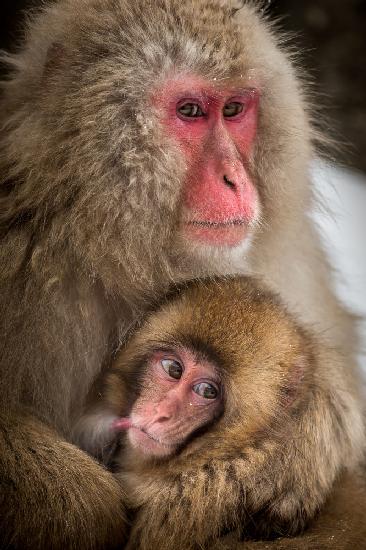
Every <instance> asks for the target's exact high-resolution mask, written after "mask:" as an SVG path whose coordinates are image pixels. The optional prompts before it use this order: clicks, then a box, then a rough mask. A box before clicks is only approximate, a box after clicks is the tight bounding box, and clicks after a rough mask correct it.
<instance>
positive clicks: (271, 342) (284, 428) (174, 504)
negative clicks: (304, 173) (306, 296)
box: [77, 277, 342, 550]
mask: <svg viewBox="0 0 366 550" xmlns="http://www.w3.org/2000/svg"><path fill="white" fill-rule="evenodd" d="M324 353H326V349H325V348H324V346H323V345H320V343H318V342H317V340H316V339H315V338H314V337H313V336H312V335H311V334H310V332H308V331H307V330H305V329H304V328H302V327H301V326H300V325H299V324H298V323H297V322H296V321H295V320H294V318H293V317H292V316H291V315H290V314H289V313H288V312H287V311H286V308H285V307H284V306H283V305H282V304H281V302H280V300H279V299H278V298H277V297H276V296H274V295H273V294H272V293H270V292H268V291H266V290H263V288H262V287H261V286H259V285H258V283H257V282H256V281H255V280H253V279H252V278H248V277H239V278H231V279H230V278H225V279H211V280H199V281H192V282H190V283H188V284H186V285H185V286H184V287H182V288H180V289H179V291H174V292H172V293H171V294H170V295H169V296H168V297H167V298H166V299H165V301H164V303H163V304H162V305H161V306H159V309H156V310H155V311H153V312H152V313H151V314H150V315H149V316H148V317H147V319H146V321H145V322H144V323H143V325H142V326H141V327H140V328H139V330H137V332H136V333H135V334H134V335H133V336H132V338H131V339H130V341H129V343H128V344H127V346H126V347H125V348H124V349H123V350H122V351H121V352H120V354H119V355H118V358H117V361H116V363H115V365H114V367H113V369H112V370H111V371H109V373H108V375H107V376H106V379H105V380H104V384H103V389H102V391H101V392H100V393H99V397H98V400H97V401H98V402H97V404H96V405H95V406H94V408H93V410H92V411H90V412H89V413H87V414H86V415H85V416H84V417H83V419H82V420H81V421H80V422H79V424H78V427H77V432H78V440H79V444H80V445H81V446H82V447H84V448H85V449H86V450H88V451H89V452H92V453H93V454H94V455H99V456H101V455H103V449H106V448H109V445H110V443H111V442H112V441H114V440H115V439H116V435H117V436H118V438H117V439H119V441H120V447H119V450H118V452H117V461H118V473H117V476H118V477H119V479H120V480H121V483H122V484H123V486H124V488H125V491H126V495H127V499H128V505H129V507H130V509H131V510H132V511H133V512H134V521H133V525H132V532H131V538H130V541H129V544H128V548H141V549H146V550H147V549H151V548H159V549H161V550H164V549H173V548H174V549H185V550H186V549H190V548H192V549H193V548H206V547H209V546H210V543H211V542H212V541H213V540H214V539H215V538H216V537H217V536H219V535H220V534H222V533H224V532H228V531H237V533H238V536H239V537H240V538H246V537H253V536H254V537H258V538H260V537H268V536H272V535H275V534H282V535H284V534H285V535H289V534H295V533H297V532H299V531H301V530H302V529H303V528H304V527H305V526H306V524H307V522H308V521H309V520H310V519H311V518H312V517H313V516H314V515H315V513H316V512H317V510H318V509H319V508H320V506H321V505H322V504H323V502H324V500H325V498H326V497H327V495H328V493H329V491H330V489H331V485H332V484H331V483H330V482H329V477H330V476H329V475H325V474H328V473H329V471H328V470H329V468H332V467H333V465H332V452H333V450H332V449H331V448H330V446H329V445H328V444H327V443H328V441H327V434H328V430H329V431H331V430H333V429H334V426H333V423H334V422H335V423H336V422H339V417H340V415H339V414H337V407H341V406H342V403H337V402H336V400H334V399H333V398H332V395H330V394H329V390H328V389H327V383H326V376H325V377H324V382H323V373H322V372H321V369H320V366H319V365H320V364H324V363H323V362H320V361H319V362H318V359H319V358H320V356H321V355H322V354H324ZM319 426H321V429H319ZM339 429H340V430H341V429H342V426H341V425H339Z"/></svg>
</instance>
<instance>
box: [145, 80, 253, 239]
mask: <svg viewBox="0 0 366 550" xmlns="http://www.w3.org/2000/svg"><path fill="white" fill-rule="evenodd" d="M258 101H259V92H258V91H257V90H256V89H253V88H245V87H240V86H235V85H233V84H231V85H227V84H225V85H222V86H220V85H218V86H214V85H213V83H211V82H207V81H205V80H202V79H198V78H196V77H192V76H190V77H186V76H185V77H181V78H178V79H172V80H171V81H168V83H167V84H166V85H165V86H164V87H163V88H162V89H161V90H160V91H159V92H158V93H157V94H156V96H155V97H154V103H155V104H156V106H157V107H158V108H159V111H160V112H162V113H163V125H164V127H165V129H166V130H167V132H168V133H169V135H170V136H172V137H173V139H174V141H175V142H176V143H177V145H178V147H179V149H180V150H181V151H182V153H183V155H184V158H185V159H186V166H187V172H186V177H185V181H184V185H183V195H182V200H183V208H182V215H181V219H180V232H181V233H182V234H183V236H184V237H185V238H188V239H189V240H193V241H197V242H199V243H202V244H208V245H213V246H220V245H224V246H225V245H226V246H229V247H231V246H235V245H237V244H239V243H240V242H241V241H243V240H245V239H246V238H247V237H248V236H249V228H250V227H251V226H253V224H254V222H255V221H256V220H257V218H258V215H259V201H258V195H257V192H256V189H255V187H254V184H253V182H252V180H251V177H250V175H249V173H248V159H249V157H250V154H251V152H252V149H253V144H254V140H255V136H256V130H257V114H258Z"/></svg>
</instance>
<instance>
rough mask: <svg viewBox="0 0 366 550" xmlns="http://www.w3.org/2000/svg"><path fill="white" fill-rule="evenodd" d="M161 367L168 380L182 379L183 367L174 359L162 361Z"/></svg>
mask: <svg viewBox="0 0 366 550" xmlns="http://www.w3.org/2000/svg"><path fill="white" fill-rule="evenodd" d="M161 366H162V367H163V369H164V370H165V372H166V373H167V374H168V375H169V376H170V378H175V380H179V378H181V377H182V374H183V367H182V365H181V364H180V363H178V361H175V360H174V359H162V360H161Z"/></svg>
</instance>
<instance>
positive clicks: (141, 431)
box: [113, 349, 222, 457]
mask: <svg viewBox="0 0 366 550" xmlns="http://www.w3.org/2000/svg"><path fill="white" fill-rule="evenodd" d="M170 361H176V362H177V364H179V366H181V368H182V374H181V377H180V378H179V379H176V378H174V377H172V376H171V375H170V374H169V373H168V372H166V370H164V367H163V364H165V366H166V365H169V364H170V363H169V362H170ZM174 365H175V364H174ZM166 368H167V367H166ZM206 384H207V385H208V386H207V385H206ZM142 388H143V389H142V392H141V394H140V396H139V398H138V399H137V400H136V402H135V404H134V405H133V408H132V411H131V415H130V417H129V418H119V419H117V420H116V421H114V423H113V428H114V429H116V430H127V432H128V441H129V444H130V445H131V446H132V447H133V448H134V449H135V451H137V452H139V453H141V454H142V455H143V456H145V457H166V456H169V455H171V454H172V453H174V452H175V451H176V450H177V449H178V448H179V447H180V446H181V445H182V444H183V443H184V442H185V441H186V439H187V438H188V437H189V436H190V435H191V434H192V432H194V431H195V430H197V429H198V428H200V427H202V426H204V425H205V424H207V423H209V422H210V421H211V420H213V419H214V417H215V415H216V414H217V413H218V411H219V408H220V405H221V403H222V394H221V390H220V382H219V378H218V376H217V374H216V371H215V368H214V366H213V365H212V364H211V363H209V362H208V361H202V360H200V361H198V360H197V359H196V357H195V354H194V353H193V352H192V351H190V350H187V349H179V350H174V351H172V352H165V351H157V352H155V353H154V354H153V355H152V357H151V358H150V359H149V362H148V369H147V373H146V376H145V379H144V380H143V383H142ZM204 389H206V390H208V391H213V392H214V394H215V393H216V395H215V396H214V397H212V394H211V398H207V397H204V396H203V395H200V394H199V393H197V391H198V392H202V391H204Z"/></svg>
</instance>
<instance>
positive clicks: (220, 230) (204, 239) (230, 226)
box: [183, 220, 248, 247]
mask: <svg viewBox="0 0 366 550" xmlns="http://www.w3.org/2000/svg"><path fill="white" fill-rule="evenodd" d="M183 233H184V235H185V237H186V238H187V239H188V240H190V241H196V242H197V243H202V244H207V245H211V246H228V247H234V246H237V245H238V244H240V243H241V242H242V241H244V240H245V239H246V237H247V236H248V224H247V223H246V222H244V221H241V220H235V221H234V222H228V223H209V222H187V223H185V224H184V228H183Z"/></svg>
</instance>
